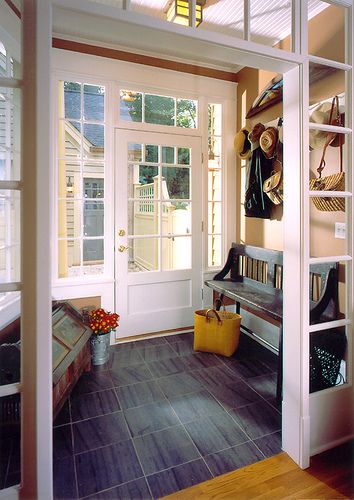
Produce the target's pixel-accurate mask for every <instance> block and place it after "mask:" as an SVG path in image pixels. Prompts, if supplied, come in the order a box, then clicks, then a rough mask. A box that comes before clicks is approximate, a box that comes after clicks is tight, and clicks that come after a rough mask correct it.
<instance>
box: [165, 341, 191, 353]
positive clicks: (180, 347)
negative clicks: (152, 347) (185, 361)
mask: <svg viewBox="0 0 354 500" xmlns="http://www.w3.org/2000/svg"><path fill="white" fill-rule="evenodd" d="M171 346H172V348H173V350H174V351H175V352H176V354H178V355H179V356H185V355H186V354H193V353H194V348H193V342H190V340H180V341H178V342H171Z"/></svg>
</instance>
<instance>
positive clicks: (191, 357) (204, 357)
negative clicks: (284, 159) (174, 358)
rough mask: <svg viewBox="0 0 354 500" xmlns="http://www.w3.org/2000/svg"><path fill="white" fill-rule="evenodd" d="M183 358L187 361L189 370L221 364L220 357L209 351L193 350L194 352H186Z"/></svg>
mask: <svg viewBox="0 0 354 500" xmlns="http://www.w3.org/2000/svg"><path fill="white" fill-rule="evenodd" d="M183 360H184V361H186V362H187V364H188V369H189V370H200V369H202V368H208V369H209V368H210V367H213V366H217V365H221V364H222V361H221V359H220V358H218V357H217V356H215V354H211V353H209V352H193V354H186V355H185V356H183Z"/></svg>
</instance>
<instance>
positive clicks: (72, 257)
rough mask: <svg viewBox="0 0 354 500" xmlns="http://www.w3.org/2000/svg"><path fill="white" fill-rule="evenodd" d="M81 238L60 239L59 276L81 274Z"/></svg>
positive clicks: (65, 276) (66, 276)
mask: <svg viewBox="0 0 354 500" xmlns="http://www.w3.org/2000/svg"><path fill="white" fill-rule="evenodd" d="M81 250H82V245H81V240H80V239H77V240H72V239H71V240H59V241H58V275H59V278H68V277H72V276H79V275H80V274H81V270H82V269H81Z"/></svg>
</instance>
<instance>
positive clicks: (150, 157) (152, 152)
mask: <svg viewBox="0 0 354 500" xmlns="http://www.w3.org/2000/svg"><path fill="white" fill-rule="evenodd" d="M145 161H146V162H149V163H157V162H158V161H159V147H158V146H154V145H153V144H147V145H146V146H145Z"/></svg>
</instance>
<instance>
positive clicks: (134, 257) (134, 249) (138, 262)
mask: <svg viewBox="0 0 354 500" xmlns="http://www.w3.org/2000/svg"><path fill="white" fill-rule="evenodd" d="M128 245H129V247H130V248H129V249H128V252H129V254H128V255H129V257H128V271H129V272H141V271H157V270H158V269H159V239H158V238H139V239H129V240H128Z"/></svg>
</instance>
